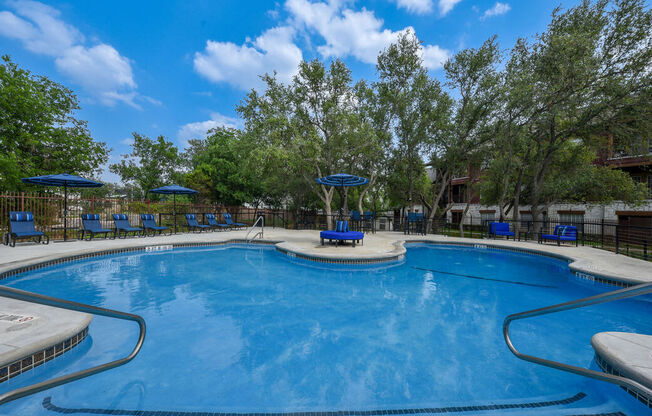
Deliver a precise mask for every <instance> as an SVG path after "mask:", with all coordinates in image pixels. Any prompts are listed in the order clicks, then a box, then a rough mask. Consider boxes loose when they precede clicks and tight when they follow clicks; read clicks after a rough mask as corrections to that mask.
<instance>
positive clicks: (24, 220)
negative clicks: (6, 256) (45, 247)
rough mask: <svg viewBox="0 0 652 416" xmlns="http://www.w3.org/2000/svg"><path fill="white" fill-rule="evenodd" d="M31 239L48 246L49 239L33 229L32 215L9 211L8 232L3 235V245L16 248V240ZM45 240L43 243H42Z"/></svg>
mask: <svg viewBox="0 0 652 416" xmlns="http://www.w3.org/2000/svg"><path fill="white" fill-rule="evenodd" d="M25 238H31V239H32V240H34V242H35V243H44V244H48V243H49V242H50V237H49V236H47V235H45V233H43V232H41V231H36V228H35V227H34V215H33V214H32V213H31V212H28V211H11V212H10V213H9V232H8V233H7V234H6V235H5V241H4V243H5V245H7V244H9V245H10V246H11V247H16V240H18V239H25ZM43 239H45V242H43Z"/></svg>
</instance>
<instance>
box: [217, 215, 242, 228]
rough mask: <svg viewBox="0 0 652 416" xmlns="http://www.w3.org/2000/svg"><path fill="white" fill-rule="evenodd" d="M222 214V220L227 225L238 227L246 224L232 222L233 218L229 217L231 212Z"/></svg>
mask: <svg viewBox="0 0 652 416" xmlns="http://www.w3.org/2000/svg"><path fill="white" fill-rule="evenodd" d="M222 216H223V217H224V221H225V222H226V225H228V226H229V227H236V228H239V227H246V226H247V224H243V223H241V222H233V219H232V218H231V214H229V213H228V212H225V213H224V214H222Z"/></svg>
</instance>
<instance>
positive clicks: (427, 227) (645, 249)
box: [289, 213, 652, 260]
mask: <svg viewBox="0 0 652 416" xmlns="http://www.w3.org/2000/svg"><path fill="white" fill-rule="evenodd" d="M331 217H332V223H333V224H334V223H335V221H336V220H338V219H340V216H339V215H337V214H334V215H332V216H331ZM344 219H346V220H348V221H349V226H350V228H351V229H353V230H359V231H367V232H372V233H375V232H376V231H396V232H403V233H405V234H422V235H425V234H426V233H429V234H437V235H446V236H451V237H467V238H490V236H489V224H490V223H491V222H495V221H494V220H486V219H483V218H482V217H473V216H467V218H466V220H465V221H464V223H463V224H462V225H461V226H460V223H459V222H458V223H454V222H451V221H449V220H447V219H445V218H436V219H434V220H433V221H431V222H428V221H427V219H414V218H413V219H411V220H409V219H408V218H400V217H396V216H391V215H389V216H388V215H374V216H373V218H370V219H367V220H365V219H361V220H359V221H354V220H351V218H347V217H345V218H344ZM503 222H506V223H509V229H510V231H512V232H513V233H514V238H515V239H517V240H521V241H539V240H540V236H541V234H553V233H554V232H555V226H557V225H562V226H563V225H572V226H575V227H577V242H575V241H573V242H561V244H571V243H572V244H575V243H577V245H578V246H588V247H594V248H599V249H603V250H608V251H612V252H614V253H616V254H624V255H627V256H630V257H636V258H640V259H644V260H652V227H643V226H638V225H629V224H619V223H618V222H616V221H608V220H584V221H581V222H578V221H570V222H569V221H561V220H560V219H559V218H546V219H545V220H543V221H532V220H520V221H516V222H515V221H512V220H505V221H503ZM289 228H294V229H304V230H305V229H310V230H325V229H327V216H326V215H324V214H315V213H301V214H299V215H296V216H295V217H294V218H293V220H292V221H291V223H290V224H289ZM491 238H493V237H491ZM498 238H506V237H498ZM510 238H511V237H510Z"/></svg>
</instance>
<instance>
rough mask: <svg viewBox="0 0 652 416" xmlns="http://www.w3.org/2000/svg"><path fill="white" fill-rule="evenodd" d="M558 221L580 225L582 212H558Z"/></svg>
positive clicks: (582, 219)
mask: <svg viewBox="0 0 652 416" xmlns="http://www.w3.org/2000/svg"><path fill="white" fill-rule="evenodd" d="M559 222H560V223H561V224H567V225H580V224H582V223H583V222H584V213H579V212H564V213H562V212H560V213H559Z"/></svg>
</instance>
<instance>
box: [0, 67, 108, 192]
mask: <svg viewBox="0 0 652 416" xmlns="http://www.w3.org/2000/svg"><path fill="white" fill-rule="evenodd" d="M78 109H79V103H78V101H77V97H76V96H75V95H74V93H73V92H72V91H71V90H69V89H67V88H66V87H64V86H63V85H61V84H57V83H56V82H53V81H51V80H49V79H48V78H46V77H43V76H37V75H32V74H31V73H30V72H29V71H27V70H24V69H21V68H19V67H18V65H17V64H15V63H14V62H12V61H11V59H10V58H9V57H8V56H3V57H2V63H1V64H0V190H20V189H23V187H24V185H23V183H22V182H21V181H20V178H21V177H25V176H36V175H45V174H53V173H62V172H68V173H75V174H79V175H86V176H91V177H93V176H96V175H97V174H99V173H100V172H101V166H102V165H103V164H104V163H106V161H107V160H108V154H109V151H110V149H108V148H107V146H106V144H105V143H103V142H97V141H95V140H93V138H92V137H91V134H90V132H89V130H88V128H87V125H86V122H85V121H83V120H79V119H77V118H75V116H74V113H75V111H76V110H78Z"/></svg>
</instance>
